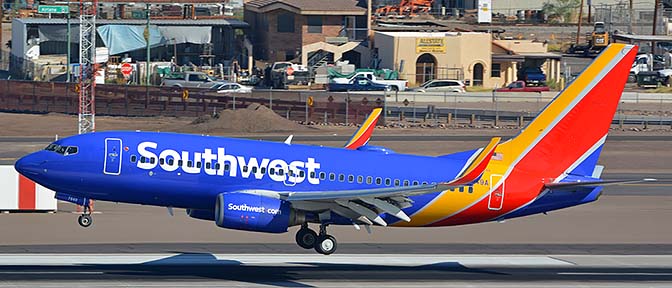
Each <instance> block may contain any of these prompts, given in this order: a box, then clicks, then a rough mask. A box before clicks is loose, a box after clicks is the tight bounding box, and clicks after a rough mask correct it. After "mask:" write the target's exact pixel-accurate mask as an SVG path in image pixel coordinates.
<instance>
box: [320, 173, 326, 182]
mask: <svg viewBox="0 0 672 288" xmlns="http://www.w3.org/2000/svg"><path fill="white" fill-rule="evenodd" d="M326 178H327V173H324V172H320V180H324V179H326Z"/></svg>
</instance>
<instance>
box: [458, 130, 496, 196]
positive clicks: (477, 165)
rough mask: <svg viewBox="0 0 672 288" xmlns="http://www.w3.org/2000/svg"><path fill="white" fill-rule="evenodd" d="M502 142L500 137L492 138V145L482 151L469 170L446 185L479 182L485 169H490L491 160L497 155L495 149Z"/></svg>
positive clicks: (489, 144)
mask: <svg viewBox="0 0 672 288" xmlns="http://www.w3.org/2000/svg"><path fill="white" fill-rule="evenodd" d="M501 140H502V138H500V137H495V138H492V140H490V143H488V146H485V148H483V150H481V152H480V153H479V154H478V156H477V157H476V158H474V160H472V161H471V163H470V164H469V166H468V167H467V169H464V171H463V172H462V173H461V174H460V175H458V176H457V177H456V178H455V180H453V181H450V182H448V183H446V185H450V186H459V185H466V184H469V183H472V182H474V181H476V180H478V178H479V177H481V175H482V174H483V172H484V171H485V168H486V167H488V163H490V159H492V156H493V155H494V153H495V148H497V145H499V141H501Z"/></svg>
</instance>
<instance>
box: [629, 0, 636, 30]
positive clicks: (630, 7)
mask: <svg viewBox="0 0 672 288" xmlns="http://www.w3.org/2000/svg"><path fill="white" fill-rule="evenodd" d="M632 1H633V0H630V3H629V4H630V6H629V7H628V13H629V14H628V34H633V32H632V18H634V17H635V12H634V10H633V9H632Z"/></svg>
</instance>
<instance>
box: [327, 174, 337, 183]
mask: <svg viewBox="0 0 672 288" xmlns="http://www.w3.org/2000/svg"><path fill="white" fill-rule="evenodd" d="M329 180H331V181H334V180H336V174H334V173H329Z"/></svg>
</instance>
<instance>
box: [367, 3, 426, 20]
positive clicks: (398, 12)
mask: <svg viewBox="0 0 672 288" xmlns="http://www.w3.org/2000/svg"><path fill="white" fill-rule="evenodd" d="M433 3H434V0H401V2H400V3H399V5H386V6H382V7H379V8H378V9H376V16H377V17H387V16H402V17H415V16H418V14H427V13H429V11H430V10H431V9H432V4H433Z"/></svg>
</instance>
